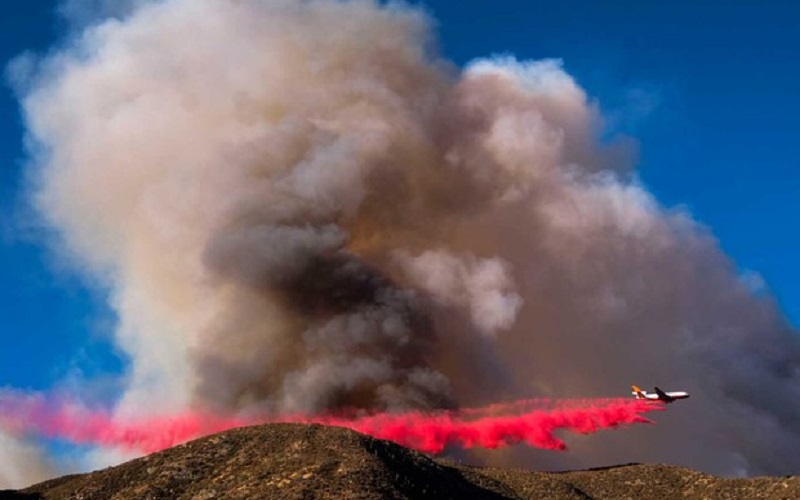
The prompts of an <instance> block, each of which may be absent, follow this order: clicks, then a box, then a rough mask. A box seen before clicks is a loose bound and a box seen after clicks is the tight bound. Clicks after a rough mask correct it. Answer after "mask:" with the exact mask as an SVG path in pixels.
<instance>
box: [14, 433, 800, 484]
mask: <svg viewBox="0 0 800 500" xmlns="http://www.w3.org/2000/svg"><path fill="white" fill-rule="evenodd" d="M6 498H7V499H48V500H62V499H84V500H90V499H129V498H131V499H132V498H136V499H173V498H180V499H195V500H200V499H212V498H281V499H284V498H286V499H292V498H296V499H311V498H350V499H356V498H357V499H405V498H414V499H417V498H419V499H424V498H430V499H434V498H435V499H443V498H484V499H521V498H550V499H570V500H571V499H625V498H630V499H647V498H651V499H670V498H688V499H714V498H720V499H722V498H726V499H728V498H743V499H744V498H747V499H756V498H763V499H787V500H788V499H793V498H800V478H798V477H784V478H779V477H774V478H769V477H760V478H750V479H722V478H718V477H715V476H711V475H708V474H703V473H700V472H696V471H693V470H690V469H685V468H681V467H673V466H665V465H645V464H633V465H624V466H618V467H609V468H604V469H594V470H585V471H574V472H560V473H559V472H534V471H524V470H504V469H495V468H480V467H469V466H464V465H459V464H454V463H451V462H448V461H446V460H438V459H433V458H431V457H429V456H427V455H424V454H421V453H418V452H415V451H413V450H410V449H407V448H404V447H402V446H399V445H396V444H394V443H391V442H389V441H383V440H379V439H374V438H371V437H368V436H365V435H362V434H359V433H356V432H353V431H350V430H347V429H343V428H338V427H326V426H321V425H300V424H267V425H261V426H255V427H247V428H240V429H235V430H232V431H227V432H224V433H221V434H217V435H214V436H209V437H205V438H202V439H198V440H196V441H192V442H190V443H187V444H184V445H180V446H176V447H174V448H171V449H168V450H165V451H163V452H160V453H155V454H153V455H150V456H147V457H143V458H139V459H136V460H132V461H130V462H127V463H125V464H122V465H119V466H116V467H111V468H108V469H104V470H101V471H97V472H92V473H89V474H77V475H71V476H65V477H62V478H58V479H53V480H50V481H46V482H44V483H41V484H38V485H34V486H31V487H29V488H27V489H25V490H20V491H6V492H0V499H6Z"/></svg>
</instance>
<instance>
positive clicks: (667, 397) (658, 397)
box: [631, 385, 689, 403]
mask: <svg viewBox="0 0 800 500" xmlns="http://www.w3.org/2000/svg"><path fill="white" fill-rule="evenodd" d="M631 389H633V392H632V393H631V394H633V396H634V397H635V398H636V399H646V400H649V401H663V402H664V403H672V402H673V401H677V400H678V399H686V398H688V397H689V393H688V392H684V391H675V392H664V391H662V390H661V389H659V388H658V387H656V388H655V391H656V393H655V394H652V393H648V392H647V391H643V390H641V389H639V388H638V387H636V386H635V385H632V386H631Z"/></svg>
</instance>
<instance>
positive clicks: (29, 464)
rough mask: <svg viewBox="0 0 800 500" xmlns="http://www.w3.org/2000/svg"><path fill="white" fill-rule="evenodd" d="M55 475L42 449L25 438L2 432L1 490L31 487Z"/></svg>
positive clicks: (0, 445) (0, 453)
mask: <svg viewBox="0 0 800 500" xmlns="http://www.w3.org/2000/svg"><path fill="white" fill-rule="evenodd" d="M55 474H56V469H55V467H54V466H53V464H52V463H51V462H50V461H49V460H48V459H47V456H46V454H45V452H44V451H43V450H42V449H41V448H39V447H37V446H35V445H33V444H31V443H29V442H28V441H27V440H26V439H25V438H23V437H19V436H15V435H13V434H11V433H9V432H5V431H3V432H0V490H2V489H10V488H23V487H25V486H30V485H31V484H34V483H37V482H39V481H43V480H45V479H48V478H50V477H53V476H54V475H55Z"/></svg>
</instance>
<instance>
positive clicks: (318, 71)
mask: <svg viewBox="0 0 800 500" xmlns="http://www.w3.org/2000/svg"><path fill="white" fill-rule="evenodd" d="M126 7H127V9H122V10H121V12H126V14H124V15H122V16H121V17H119V18H116V19H109V20H105V21H103V22H99V23H96V24H94V25H91V26H90V27H88V28H86V29H85V30H84V31H83V32H81V33H80V34H79V35H78V36H76V37H75V39H74V40H71V41H70V43H68V44H66V45H65V46H64V48H62V49H61V50H58V51H56V52H54V53H53V54H51V55H50V56H48V57H47V58H45V59H44V60H42V61H39V62H38V64H36V65H35V68H34V69H33V70H31V71H29V73H28V74H27V75H23V74H18V75H17V76H18V81H19V82H20V83H19V85H18V87H19V92H20V95H21V96H22V97H21V100H22V106H23V108H24V111H25V115H26V123H27V126H28V135H29V141H30V144H31V150H32V162H31V164H32V165H31V177H32V184H33V186H34V187H33V192H34V199H35V205H36V207H37V208H38V210H39V212H40V213H41V215H42V217H43V219H44V220H45V221H46V223H47V224H48V225H49V226H50V227H51V228H53V229H54V233H55V235H56V236H55V237H54V239H55V243H56V244H57V245H59V247H60V248H63V249H65V253H66V254H68V255H69V256H70V257H71V258H72V259H73V261H74V263H75V264H76V265H77V266H79V267H80V268H81V269H82V270H84V271H85V272H86V274H87V276H89V277H90V278H91V279H92V280H93V282H95V283H98V284H99V285H100V286H103V287H105V289H107V290H108V294H109V297H110V302H111V305H112V307H113V308H114V310H115V311H116V312H117V314H118V317H119V325H118V329H117V332H116V340H117V343H118V345H119V347H120V348H121V350H122V351H124V352H125V353H126V354H127V356H128V357H129V359H130V370H129V373H128V379H129V380H128V385H127V392H126V393H125V395H124V397H122V399H121V401H120V402H119V404H118V406H117V408H116V410H115V416H114V418H118V419H146V418H147V417H148V415H149V412H151V411H155V409H157V410H158V411H159V412H164V411H171V412H174V414H181V413H182V412H186V411H188V412H192V411H201V412H205V411H208V412H214V413H217V414H225V415H252V414H257V413H263V412H267V413H273V414H276V413H277V414H280V413H284V414H285V413H297V412H299V413H303V414H311V415H314V414H324V413H326V412H329V411H334V410H338V409H343V408H361V409H365V410H369V411H371V412H376V411H382V410H387V411H390V412H406V411H409V410H434V409H448V408H455V407H457V406H459V405H483V404H486V403H488V402H492V401H496V400H498V399H502V400H513V399H516V398H519V397H529V396H531V395H538V396H543V397H561V396H586V395H603V396H605V395H610V394H620V393H621V392H623V391H625V390H626V389H627V387H628V385H629V384H630V383H640V384H648V383H659V384H661V385H664V386H670V387H672V386H674V387H675V388H676V389H684V390H689V391H690V392H692V396H693V398H692V399H691V400H690V401H689V402H688V403H687V404H685V405H683V406H681V407H680V408H678V409H676V411H670V412H667V413H665V414H663V415H661V416H660V417H659V425H658V426H657V427H654V428H647V429H646V431H647V432H646V433H643V432H644V431H643V430H642V428H641V427H640V428H637V429H630V430H628V431H626V432H625V433H611V434H604V435H602V436H598V437H597V439H595V438H593V439H592V440H590V441H591V442H589V441H583V440H582V441H580V442H576V443H575V445H574V446H572V449H573V453H572V454H568V455H559V456H558V457H549V456H548V457H544V458H543V457H541V456H528V455H527V452H526V451H525V450H524V449H513V450H511V451H508V452H506V453H504V454H502V456H492V457H488V458H486V457H484V458H486V459H487V460H495V461H502V460H508V461H512V462H514V463H517V464H520V463H524V464H526V465H546V466H548V467H558V466H563V467H575V466H588V465H607V464H609V463H615V462H631V461H651V460H657V461H670V462H677V463H681V464H685V465H690V466H695V467H700V468H702V469H705V470H709V471H712V472H723V473H728V474H733V473H760V472H770V473H784V472H797V471H798V470H799V469H800V455H798V453H797V452H796V450H797V449H799V447H800V407H798V405H796V404H793V403H792V402H794V401H798V400H800V344H799V343H798V340H797V337H796V335H795V334H794V332H792V331H791V329H790V328H789V326H788V325H787V323H786V321H785V320H784V319H783V317H782V316H781V315H780V313H779V311H778V310H777V309H776V307H775V304H774V303H773V301H772V299H771V298H770V297H769V295H768V294H766V293H765V292H764V291H759V290H754V289H753V288H752V286H751V283H752V280H749V281H748V280H743V279H740V278H739V276H738V275H737V271H736V269H735V267H734V265H733V264H732V263H731V262H730V261H729V260H728V259H727V258H726V257H725V255H724V254H722V253H721V252H720V250H719V249H718V247H717V245H716V242H715V241H714V240H713V238H712V237H711V236H710V235H709V234H708V232H707V231H706V230H705V229H704V228H702V227H700V226H698V225H697V224H696V223H694V222H693V221H692V220H691V218H690V217H689V216H688V215H687V214H686V213H684V212H682V211H680V210H665V209H663V208H661V207H660V206H659V205H658V204H657V203H656V202H655V201H654V200H653V198H652V197H651V196H650V195H649V194H648V193H647V192H646V191H645V190H644V189H643V188H642V187H641V186H640V185H638V184H637V183H636V181H635V180H634V178H633V177H632V176H631V174H630V173H629V172H628V171H627V168H626V165H624V164H622V163H624V162H622V161H621V158H622V157H623V156H624V155H620V151H619V148H617V147H615V146H614V145H613V144H612V145H604V144H602V143H601V142H600V141H599V139H598V137H600V135H601V133H602V120H601V118H600V116H599V115H598V113H597V110H596V106H594V105H593V104H591V103H590V102H588V101H587V97H586V95H585V93H584V92H583V91H582V90H581V89H580V88H579V87H578V86H577V85H576V83H575V82H574V81H573V80H572V79H571V78H570V76H569V75H567V74H566V73H565V72H564V70H563V69H562V68H561V66H560V64H559V63H558V62H557V61H538V62H518V61H516V60H514V59H512V58H499V59H491V60H478V61H476V62H473V63H472V64H470V65H468V66H467V67H466V68H465V69H464V70H463V71H460V70H458V69H456V68H454V67H453V66H452V65H451V64H449V63H448V62H447V61H444V60H442V59H440V58H438V57H437V55H436V53H435V48H434V41H433V38H432V36H431V33H430V28H429V24H430V23H429V20H428V18H427V17H426V15H425V14H423V13H422V12H420V11H419V10H417V9H414V8H410V7H404V6H401V5H397V4H391V5H389V6H382V5H379V4H378V3H377V2H375V1H367V0H364V1H333V0H316V1H314V0H310V1H290V0H262V1H256V0H240V1H232V0H163V1H141V2H134V3H128V5H126ZM27 66H28V67H30V66H32V65H31V64H28V65H27ZM24 67H26V65H25V64H22V63H18V64H17V69H18V71H17V72H18V73H22V68H24ZM601 438H602V439H601Z"/></svg>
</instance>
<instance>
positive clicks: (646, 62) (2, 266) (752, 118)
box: [0, 0, 800, 389]
mask: <svg viewBox="0 0 800 500" xmlns="http://www.w3.org/2000/svg"><path fill="white" fill-rule="evenodd" d="M56 3H57V2H55V1H50V0H31V1H28V2H17V3H14V4H12V5H13V6H7V7H6V8H5V9H6V10H5V15H4V16H3V17H2V20H0V23H1V25H0V57H2V59H3V60H4V61H6V62H7V61H8V60H10V59H11V58H12V57H14V56H15V55H17V54H19V53H21V52H23V51H25V50H33V51H37V52H42V51H44V50H46V48H47V47H48V46H50V45H51V44H52V43H54V41H55V40H57V39H58V38H59V37H60V36H62V35H63V32H64V30H65V29H66V23H65V22H64V21H63V20H60V19H59V17H58V16H57V15H55V14H54V10H55V6H56ZM424 3H425V5H426V6H427V7H428V8H429V10H430V11H431V12H432V13H433V15H434V16H435V18H436V19H437V21H438V24H439V35H440V43H441V47H442V51H443V52H444V54H445V55H446V56H447V57H449V58H450V59H452V60H454V61H455V62H456V63H457V64H459V65H461V64H464V63H466V62H468V61H469V60H470V59H473V58H475V57H481V56H487V55H491V54H497V53H513V54H515V55H516V56H517V57H518V58H521V59H540V58H545V57H556V58H561V59H563V61H564V64H565V68H566V69H567V71H568V72H569V73H570V74H572V75H573V76H574V77H575V78H576V79H577V81H578V82H579V84H580V85H581V86H583V87H584V88H585V89H587V92H588V93H589V95H590V96H591V97H592V98H594V99H597V101H598V102H599V105H600V107H601V109H603V111H604V114H606V116H608V117H609V124H610V126H611V127H612V128H613V129H614V130H615V131H619V132H623V133H626V134H628V135H630V136H633V137H635V138H636V139H637V140H638V142H639V146H640V158H639V162H638V172H639V175H640V177H641V179H642V180H643V182H644V183H645V184H646V185H647V186H648V187H649V189H650V190H651V191H652V192H653V193H655V195H656V197H657V198H658V199H659V200H660V201H661V202H662V203H663V204H665V205H667V206H675V205H683V206H686V207H688V209H689V210H690V211H691V212H692V213H693V214H694V215H695V217H696V218H697V219H698V220H700V221H701V222H703V223H704V224H706V225H708V226H710V227H711V228H712V230H713V232H714V234H715V235H716V236H717V237H718V238H719V240H720V243H721V245H722V247H723V248H724V249H725V250H726V251H727V252H728V253H729V254H730V255H731V256H732V257H733V259H734V260H735V261H736V262H737V264H738V265H739V267H740V268H741V269H746V270H752V271H756V272H758V273H760V274H761V275H762V276H763V277H764V278H765V280H766V283H767V285H768V286H769V288H770V289H771V290H772V291H773V292H774V293H775V295H776V296H777V299H778V301H779V302H780V304H781V306H782V308H783V309H784V311H785V312H786V313H787V315H788V316H789V318H790V319H791V320H792V322H793V323H794V324H795V325H798V324H800V266H798V265H797V263H796V260H795V255H796V253H797V250H798V249H800V231H798V224H797V213H798V209H800V201H799V200H798V197H797V194H798V193H800V155H798V154H797V152H796V150H795V148H796V145H797V143H798V142H797V139H798V137H800V120H799V119H798V117H800V92H799V91H798V89H800V30H797V26H800V7H798V6H795V4H794V3H792V2H788V1H785V2H783V1H773V2H755V1H753V2H741V1H730V2H683V1H652V2H643V1H641V0H639V1H609V2H602V3H603V5H602V7H601V6H599V5H600V2H595V1H546V2H532V1H530V0H525V1H523V0H519V1H517V0H508V1H500V2H492V3H491V8H488V7H487V2H485V1H480V0H475V1H471V0H466V1H465V0H459V1H455V0H427V1H426V2H424ZM23 163H24V151H23V148H22V130H21V127H20V119H19V116H18V111H17V105H16V103H15V100H14V97H13V95H12V93H11V90H10V89H9V88H8V86H5V87H3V89H2V91H0V336H1V337H2V339H1V340H0V386H13V387H20V388H30V389H46V388H49V387H52V386H53V385H54V384H57V383H59V381H60V380H62V379H63V378H64V377H70V376H75V375H77V374H80V373H84V374H86V375H93V374H96V373H101V372H105V371H112V372H113V371H116V370H119V367H120V361H119V360H118V359H117V358H116V357H115V356H114V355H113V351H112V349H111V347H110V344H109V342H108V340H107V335H108V334H109V330H110V327H111V325H112V324H113V320H112V318H111V317H110V316H109V313H108V311H107V310H106V309H105V307H104V306H103V303H102V300H100V299H102V297H99V296H97V295H93V293H92V292H90V291H89V290H88V289H87V288H86V286H85V284H84V283H82V282H81V281H80V279H79V277H78V276H76V275H75V274H73V273H72V272H70V271H69V270H68V269H65V268H64V267H63V266H61V265H59V263H58V261H57V260H56V259H54V258H53V257H52V255H51V254H50V253H49V252H48V251H47V250H46V249H45V248H43V246H42V245H41V244H40V240H37V237H36V233H35V231H31V230H30V229H29V228H28V225H27V224H26V223H25V220H24V217H23V216H24V210H22V207H21V205H20V199H21V197H22V192H21V190H22V187H23V185H24V180H23V177H22V168H21V167H22V164H23Z"/></svg>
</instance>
